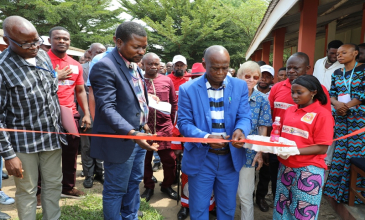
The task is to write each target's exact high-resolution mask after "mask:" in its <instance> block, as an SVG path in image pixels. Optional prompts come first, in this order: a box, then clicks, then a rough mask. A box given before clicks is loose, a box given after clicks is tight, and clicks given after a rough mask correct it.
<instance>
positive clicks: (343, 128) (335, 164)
mask: <svg viewBox="0 0 365 220" xmlns="http://www.w3.org/2000/svg"><path fill="white" fill-rule="evenodd" d="M358 54H359V48H358V46H356V45H354V44H344V45H342V46H341V47H339V48H338V50H337V59H338V61H339V62H340V63H341V64H344V65H345V67H344V68H343V69H337V70H336V71H335V72H334V73H333V74H332V85H331V89H330V96H331V103H332V104H333V105H334V109H333V115H334V117H335V122H336V126H335V130H336V131H335V138H339V137H342V136H345V135H347V134H350V133H352V132H354V131H357V130H359V129H361V128H363V127H364V126H365V105H364V102H362V101H363V100H364V99H365V75H364V69H365V64H362V63H358V62H356V58H357V57H358ZM352 157H365V143H364V134H360V135H354V136H351V137H348V138H345V139H341V140H338V141H336V145H335V152H334V153H333V159H332V166H331V169H330V172H329V175H328V178H327V182H326V185H325V188H324V194H325V195H327V196H329V197H331V198H333V199H335V200H336V201H337V202H338V203H339V202H348V200H349V181H350V165H351V164H350V159H351V158H352ZM357 181H358V182H357V183H358V184H357V187H365V179H364V178H360V177H359V178H358V179H357ZM362 194H363V195H365V194H364V193H362ZM355 203H357V204H358V203H361V200H360V199H358V198H356V200H355Z"/></svg>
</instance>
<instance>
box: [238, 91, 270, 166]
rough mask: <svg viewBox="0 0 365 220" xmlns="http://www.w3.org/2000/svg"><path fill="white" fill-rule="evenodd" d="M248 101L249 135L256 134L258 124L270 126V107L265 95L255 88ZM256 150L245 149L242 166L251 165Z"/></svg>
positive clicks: (257, 132)
mask: <svg viewBox="0 0 365 220" xmlns="http://www.w3.org/2000/svg"><path fill="white" fill-rule="evenodd" d="M248 103H249V104H250V109H251V121H252V124H251V131H250V135H258V134H259V127H260V126H267V127H269V126H271V124H272V119H271V109H270V103H269V100H268V99H267V96H266V95H265V94H263V93H261V92H259V91H257V90H254V91H253V92H252V94H251V96H250V97H249V100H248ZM255 155H256V152H255V151H254V150H250V149H247V151H246V164H244V165H243V166H244V167H252V166H251V165H252V162H253V159H254V158H255Z"/></svg>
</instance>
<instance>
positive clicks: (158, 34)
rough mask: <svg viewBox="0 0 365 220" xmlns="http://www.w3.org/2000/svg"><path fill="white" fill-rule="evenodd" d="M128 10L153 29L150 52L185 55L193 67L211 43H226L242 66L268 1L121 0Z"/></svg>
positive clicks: (234, 62)
mask: <svg viewBox="0 0 365 220" xmlns="http://www.w3.org/2000/svg"><path fill="white" fill-rule="evenodd" d="M119 2H120V4H121V5H122V6H123V7H124V10H125V12H126V13H128V14H130V15H132V16H133V18H137V19H140V20H142V21H144V22H146V24H147V26H149V27H150V28H152V29H151V30H150V33H149V35H148V41H149V51H150V52H155V53H157V54H158V55H160V56H161V58H162V60H163V61H165V62H167V61H171V60H172V57H173V56H174V55H176V54H182V55H184V56H185V57H186V58H187V59H188V64H189V66H191V65H192V64H193V63H194V62H201V58H202V56H203V51H204V49H206V48H207V47H209V46H211V45H216V44H220V45H223V46H225V47H226V48H227V49H228V51H229V52H230V55H231V66H233V67H236V68H237V67H239V64H240V63H243V62H244V61H245V60H244V54H245V52H246V50H247V48H248V46H249V44H250V42H251V40H252V38H253V36H254V34H255V31H256V28H257V27H258V25H259V24H260V22H261V19H262V16H263V14H264V13H265V11H266V7H267V5H268V2H267V1H266V0H246V1H242V0H195V1H190V0H135V1H129V0H119Z"/></svg>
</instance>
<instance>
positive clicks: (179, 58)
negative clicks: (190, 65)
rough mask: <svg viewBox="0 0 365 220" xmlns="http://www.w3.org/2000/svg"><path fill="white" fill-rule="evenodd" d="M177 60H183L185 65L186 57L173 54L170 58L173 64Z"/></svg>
mask: <svg viewBox="0 0 365 220" xmlns="http://www.w3.org/2000/svg"><path fill="white" fill-rule="evenodd" d="M177 62H183V63H184V64H185V65H187V62H186V58H185V57H184V56H183V55H176V56H174V59H172V63H173V64H175V63H177Z"/></svg>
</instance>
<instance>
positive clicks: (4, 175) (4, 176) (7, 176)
mask: <svg viewBox="0 0 365 220" xmlns="http://www.w3.org/2000/svg"><path fill="white" fill-rule="evenodd" d="M2 179H3V180H6V179H9V175H8V174H6V173H4V171H2Z"/></svg>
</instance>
